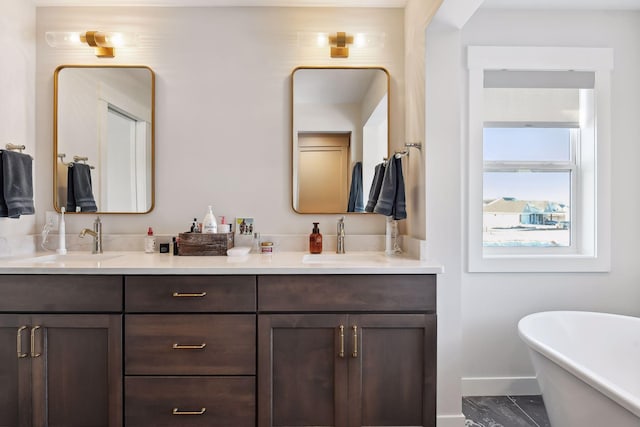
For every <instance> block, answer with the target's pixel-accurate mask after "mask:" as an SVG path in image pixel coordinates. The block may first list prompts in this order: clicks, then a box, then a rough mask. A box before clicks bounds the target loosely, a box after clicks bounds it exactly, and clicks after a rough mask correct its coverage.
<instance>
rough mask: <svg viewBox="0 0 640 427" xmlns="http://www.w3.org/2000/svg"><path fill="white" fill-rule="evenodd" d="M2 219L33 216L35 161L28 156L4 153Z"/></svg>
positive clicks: (0, 175)
mask: <svg viewBox="0 0 640 427" xmlns="http://www.w3.org/2000/svg"><path fill="white" fill-rule="evenodd" d="M0 155H2V162H0V164H1V165H2V171H1V173H0V180H2V182H1V183H0V188H1V189H2V197H0V217H9V218H20V215H33V213H34V208H33V167H32V164H33V159H32V158H31V156H29V155H28V154H22V153H16V152H13V151H8V150H6V151H4V150H3V151H2V152H0Z"/></svg>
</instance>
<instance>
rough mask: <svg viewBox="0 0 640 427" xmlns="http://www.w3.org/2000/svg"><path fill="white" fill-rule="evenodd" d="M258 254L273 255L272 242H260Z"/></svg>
mask: <svg viewBox="0 0 640 427" xmlns="http://www.w3.org/2000/svg"><path fill="white" fill-rule="evenodd" d="M260 253H261V254H268V255H271V254H272V253H273V242H261V243H260Z"/></svg>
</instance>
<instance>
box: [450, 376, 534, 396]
mask: <svg viewBox="0 0 640 427" xmlns="http://www.w3.org/2000/svg"><path fill="white" fill-rule="evenodd" d="M537 394H541V392H540V386H539V385H538V380H537V379H536V377H468V378H462V395H463V396H531V395H537Z"/></svg>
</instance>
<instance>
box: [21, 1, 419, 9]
mask: <svg viewBox="0 0 640 427" xmlns="http://www.w3.org/2000/svg"><path fill="white" fill-rule="evenodd" d="M33 2H34V4H35V5H36V6H38V7H46V6H173V7H179V6H183V7H191V6H194V7H198V6H282V7H398V8H403V7H404V6H405V5H406V3H407V0H33Z"/></svg>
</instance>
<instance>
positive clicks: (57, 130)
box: [53, 65, 155, 213]
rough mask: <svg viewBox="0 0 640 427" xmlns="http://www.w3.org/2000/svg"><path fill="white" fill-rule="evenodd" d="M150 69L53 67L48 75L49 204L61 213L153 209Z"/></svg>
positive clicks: (124, 211)
mask: <svg viewBox="0 0 640 427" xmlns="http://www.w3.org/2000/svg"><path fill="white" fill-rule="evenodd" d="M154 90H155V77H154V73H153V71H152V70H151V69H150V68H148V67H144V66H76V65H73V66H66V65H63V66H60V67H58V68H57V69H56V71H55V74H54V147H53V151H54V160H55V162H56V164H55V166H54V172H53V173H54V182H55V186H54V207H55V209H56V210H57V211H60V208H61V207H64V208H65V209H66V210H67V212H97V213H147V212H149V211H151V209H153V200H154V194H153V192H154V177H153V168H154V166H153V151H154V146H153V144H154V122H153V120H154V113H155V112H154Z"/></svg>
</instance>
